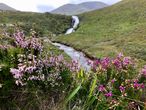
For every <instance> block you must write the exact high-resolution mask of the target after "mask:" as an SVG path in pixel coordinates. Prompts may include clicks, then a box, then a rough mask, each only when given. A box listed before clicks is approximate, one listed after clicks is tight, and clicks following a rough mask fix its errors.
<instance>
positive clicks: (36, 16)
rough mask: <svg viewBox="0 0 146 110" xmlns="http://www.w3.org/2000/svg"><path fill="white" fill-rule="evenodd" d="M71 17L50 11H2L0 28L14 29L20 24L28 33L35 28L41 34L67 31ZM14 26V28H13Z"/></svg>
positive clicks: (47, 34)
mask: <svg viewBox="0 0 146 110" xmlns="http://www.w3.org/2000/svg"><path fill="white" fill-rule="evenodd" d="M70 21H71V18H70V17H66V16H63V15H54V14H50V13H31V12H9V11H5V12H0V28H1V29H3V28H7V29H8V30H12V29H14V26H13V25H14V24H15V25H19V27H21V28H22V29H23V30H24V31H25V32H26V33H27V32H28V33H29V31H30V29H34V30H35V31H36V32H38V33H39V34H40V36H49V34H61V33H65V31H66V29H68V27H70ZM11 28H12V29H11Z"/></svg>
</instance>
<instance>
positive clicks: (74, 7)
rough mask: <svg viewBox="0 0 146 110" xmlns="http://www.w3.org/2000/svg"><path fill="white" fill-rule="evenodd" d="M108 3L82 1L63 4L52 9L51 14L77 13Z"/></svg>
mask: <svg viewBox="0 0 146 110" xmlns="http://www.w3.org/2000/svg"><path fill="white" fill-rule="evenodd" d="M107 6H108V5H107V4H105V3H103V2H97V1H91V2H83V3H80V4H65V5H63V6H61V7H59V8H57V9H55V10H53V11H51V13H53V14H63V15H77V14H82V13H85V12H89V11H93V10H97V9H101V8H104V7H107Z"/></svg>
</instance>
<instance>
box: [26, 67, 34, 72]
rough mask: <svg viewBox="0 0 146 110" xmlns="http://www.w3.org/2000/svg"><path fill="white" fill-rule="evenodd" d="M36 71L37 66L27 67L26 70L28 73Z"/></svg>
mask: <svg viewBox="0 0 146 110" xmlns="http://www.w3.org/2000/svg"><path fill="white" fill-rule="evenodd" d="M35 70H36V67H35V66H30V67H27V68H26V69H25V72H27V73H33V72H34V71H35Z"/></svg>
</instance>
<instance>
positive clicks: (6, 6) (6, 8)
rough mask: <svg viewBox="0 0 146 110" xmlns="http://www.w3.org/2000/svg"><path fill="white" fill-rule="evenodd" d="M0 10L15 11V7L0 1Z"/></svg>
mask: <svg viewBox="0 0 146 110" xmlns="http://www.w3.org/2000/svg"><path fill="white" fill-rule="evenodd" d="M0 10H2V11H16V9H14V8H12V7H10V6H8V5H6V4H4V3H0Z"/></svg>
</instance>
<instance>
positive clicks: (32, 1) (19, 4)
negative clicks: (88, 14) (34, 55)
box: [0, 0, 120, 12]
mask: <svg viewBox="0 0 146 110" xmlns="http://www.w3.org/2000/svg"><path fill="white" fill-rule="evenodd" d="M86 1H101V2H104V3H106V4H114V3H116V2H118V1H120V0H0V3H5V4H7V5H9V6H11V7H13V8H15V9H17V10H20V11H33V12H46V11H51V10H53V9H55V8H58V7H59V6H62V5H64V4H67V3H75V4H76V3H81V2H86Z"/></svg>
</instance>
